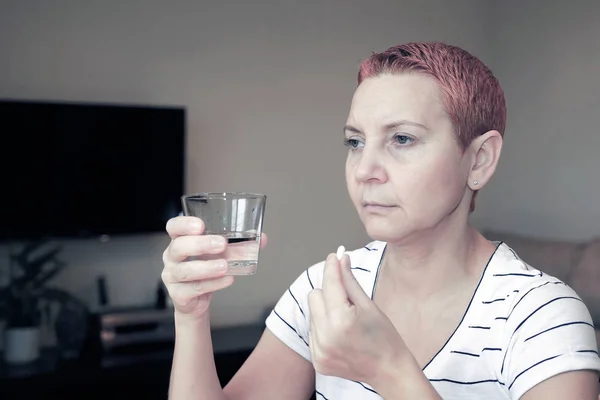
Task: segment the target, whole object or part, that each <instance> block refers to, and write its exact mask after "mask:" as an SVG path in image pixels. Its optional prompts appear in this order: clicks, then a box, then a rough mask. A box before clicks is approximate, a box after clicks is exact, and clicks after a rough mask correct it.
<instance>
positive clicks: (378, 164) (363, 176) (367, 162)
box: [354, 146, 387, 182]
mask: <svg viewBox="0 0 600 400" xmlns="http://www.w3.org/2000/svg"><path fill="white" fill-rule="evenodd" d="M359 157H360V158H359V160H358V162H357V164H356V169H355V171H354V175H355V178H356V180H358V181H360V182H367V181H371V180H379V181H385V180H386V176H387V174H386V172H385V168H384V165H383V156H382V155H381V154H379V153H378V152H377V151H375V150H374V149H373V148H370V149H369V148H367V146H365V147H364V148H363V151H362V152H361V153H360V155H359Z"/></svg>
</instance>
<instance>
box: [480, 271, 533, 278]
mask: <svg viewBox="0 0 600 400" xmlns="http://www.w3.org/2000/svg"><path fill="white" fill-rule="evenodd" d="M492 276H526V277H528V278H535V277H536V276H541V275H540V274H535V275H531V274H522V273H518V272H507V273H505V274H494V275H492Z"/></svg>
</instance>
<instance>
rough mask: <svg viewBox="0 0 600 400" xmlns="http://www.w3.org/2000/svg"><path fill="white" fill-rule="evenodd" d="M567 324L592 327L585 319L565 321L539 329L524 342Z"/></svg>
mask: <svg viewBox="0 0 600 400" xmlns="http://www.w3.org/2000/svg"><path fill="white" fill-rule="evenodd" d="M569 325H587V326H591V327H592V328H594V325H592V324H590V323H588V322H585V321H576V322H567V323H564V324H560V325H556V326H553V327H552V328H548V329H546V330H544V331H541V332H540V333H536V334H535V335H533V336H529V337H528V338H527V339H525V340H524V342H526V341H528V340H529V339H533V338H534V337H537V336H540V335H541V334H543V333H546V332H548V331H551V330H553V329H558V328H562V327H563V326H569Z"/></svg>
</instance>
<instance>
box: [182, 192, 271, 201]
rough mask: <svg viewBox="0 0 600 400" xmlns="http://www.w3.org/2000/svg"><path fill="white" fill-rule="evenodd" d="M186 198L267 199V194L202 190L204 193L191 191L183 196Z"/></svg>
mask: <svg viewBox="0 0 600 400" xmlns="http://www.w3.org/2000/svg"><path fill="white" fill-rule="evenodd" d="M181 198H182V199H184V200H193V199H228V198H229V199H231V198H234V199H265V198H267V195H266V194H263V193H249V192H202V193H190V194H184V195H183V196H181Z"/></svg>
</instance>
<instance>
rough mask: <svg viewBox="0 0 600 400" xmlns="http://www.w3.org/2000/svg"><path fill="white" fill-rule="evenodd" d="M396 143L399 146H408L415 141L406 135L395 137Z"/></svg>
mask: <svg viewBox="0 0 600 400" xmlns="http://www.w3.org/2000/svg"><path fill="white" fill-rule="evenodd" d="M394 141H396V143H398V144H401V145H406V144H411V143H412V142H413V141H414V139H413V138H411V137H409V136H406V135H396V136H394Z"/></svg>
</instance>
